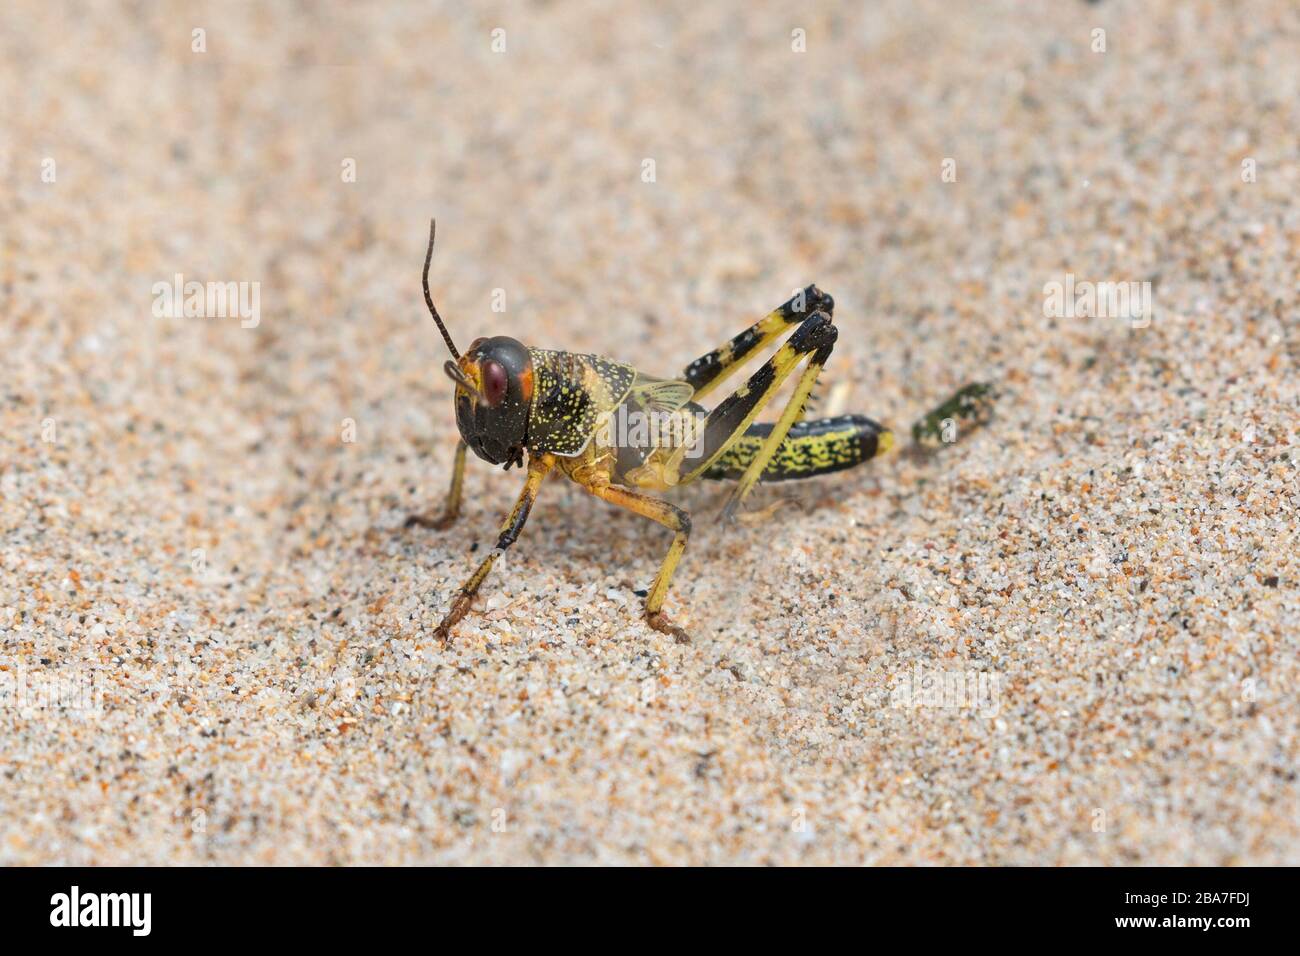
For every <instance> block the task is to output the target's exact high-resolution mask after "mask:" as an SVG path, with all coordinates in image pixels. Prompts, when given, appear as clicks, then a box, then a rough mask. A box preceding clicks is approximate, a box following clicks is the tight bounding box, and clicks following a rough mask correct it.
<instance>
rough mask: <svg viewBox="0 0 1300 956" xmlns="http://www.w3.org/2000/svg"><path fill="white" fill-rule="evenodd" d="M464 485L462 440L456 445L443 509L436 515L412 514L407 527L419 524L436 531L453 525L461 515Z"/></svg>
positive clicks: (463, 443)
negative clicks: (449, 485)
mask: <svg viewBox="0 0 1300 956" xmlns="http://www.w3.org/2000/svg"><path fill="white" fill-rule="evenodd" d="M464 487H465V442H464V441H463V440H462V441H460V442H458V443H457V445H456V458H455V461H453V462H452V466H451V488H449V489H448V490H447V500H446V501H445V502H444V503H443V506H442V511H441V512H439V513H438V514H436V515H435V514H433V513H431V512H426V513H425V514H418V515H410V516H409V517H408V518H407V519H406V527H408V528H411V527H414V526H415V525H419V526H420V527H421V528H433V529H434V530H435V531H443V530H445V529H446V528H449V527H451V524H452V522H453V521H455V520H456V518H457V517H459V516H460V497H461V492H462V491H463V490H464Z"/></svg>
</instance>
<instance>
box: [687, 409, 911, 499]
mask: <svg viewBox="0 0 1300 956" xmlns="http://www.w3.org/2000/svg"><path fill="white" fill-rule="evenodd" d="M771 432H772V426H771V424H766V423H765V424H757V425H750V426H749V428H747V429H745V434H744V435H742V436H741V437H740V438H739V439H737V440H736V442H735V444H733V445H732V446H731V447H730V448H728V449H727V450H726V451H725V452H723V454H722V455H721V456H719V458H718V460H717V461H715V462H714V463H713V464H712V465H710V466H709V468H708V470H707V471H705V472H704V473H703V474H702V475H701V477H703V478H713V479H733V480H734V479H737V478H739V477H740V476H741V475H742V474H743V473H744V471H745V468H746V466H747V465H749V463H750V462H751V461H753V460H754V457H755V456H756V455H757V454H758V451H759V449H760V448H762V447H763V441H764V439H766V438H767V436H768V435H769V434H771ZM893 442H894V436H893V433H891V432H890V431H889V430H888V429H887V428H885V427H884V426H883V425H881V424H879V423H878V422H874V421H872V420H871V419H870V418H867V417H866V416H864V415H841V416H840V417H838V418H820V419H817V420H815V421H802V422H796V423H795V424H794V425H793V426H791V428H790V431H789V433H788V434H787V435H786V436H785V441H783V442H781V446H780V447H779V448H777V450H776V454H775V455H773V456H772V460H771V461H770V462H768V465H767V468H766V469H764V471H763V476H762V479H761V480H762V481H765V482H767V481H792V480H794V479H796V478H811V477H812V476H814V475H827V474H830V473H831V472H833V471H843V470H844V469H845V468H852V467H853V466H854V465H860V464H862V463H863V462H864V461H869V460H871V459H872V458H875V457H876V456H877V455H883V454H884V453H885V452H886V451H888V450H889V448H890V446H891V445H893Z"/></svg>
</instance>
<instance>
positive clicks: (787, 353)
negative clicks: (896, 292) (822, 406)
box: [668, 312, 838, 520]
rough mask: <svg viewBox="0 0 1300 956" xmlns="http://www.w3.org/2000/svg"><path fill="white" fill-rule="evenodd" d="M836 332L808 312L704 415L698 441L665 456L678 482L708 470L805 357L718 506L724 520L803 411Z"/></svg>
mask: <svg viewBox="0 0 1300 956" xmlns="http://www.w3.org/2000/svg"><path fill="white" fill-rule="evenodd" d="M837 335H838V333H837V331H836V329H835V325H834V323H833V322H832V321H831V317H830V316H829V315H827V314H826V313H824V312H815V313H813V314H812V315H810V316H809V317H808V318H806V319H805V320H804V321H803V323H802V324H801V325H800V326H799V327H798V328H797V329H796V330H795V332H794V334H793V335H791V336H790V338H789V340H788V341H787V342H786V343H785V344H784V345H782V346H781V348H779V349H778V350H777V351H776V354H774V355H773V356H772V357H771V358H770V359H768V360H767V362H765V363H764V364H763V365H762V366H760V367H759V368H758V370H757V371H755V372H754V374H753V375H751V376H750V377H749V379H748V381H746V382H745V384H744V385H742V386H741V387H740V388H738V389H736V391H734V392H733V393H732V394H731V395H729V396H727V398H725V399H724V400H723V401H722V402H721V403H720V404H719V405H718V407H717V408H715V409H714V410H713V411H712V412H710V413H709V414H708V416H707V417H706V418H705V419H704V424H703V432H702V437H701V439H700V441H699V442H698V443H695V444H692V445H683V446H682V447H680V448H678V449H677V450H676V451H675V452H674V453H673V455H672V457H671V458H670V459H669V460H668V470H669V472H670V473H676V474H678V475H680V477H679V483H681V484H685V483H686V482H689V481H693V480H695V479H696V478H699V477H701V476H702V475H706V474H708V473H709V471H710V469H712V468H713V466H714V465H715V464H716V463H717V462H718V460H719V459H720V458H722V457H723V456H724V455H725V454H726V452H727V450H728V449H729V448H730V447H731V446H733V445H734V444H735V443H736V442H737V441H739V440H740V439H741V438H743V437H744V436H745V434H746V432H747V430H748V429H749V426H750V424H751V423H752V422H753V420H754V418H755V416H756V415H758V413H759V412H761V411H762V410H763V407H764V406H765V405H766V404H767V403H768V402H769V401H771V399H772V397H773V396H774V395H775V394H776V393H777V390H778V389H779V388H780V387H781V384H782V383H783V382H784V381H785V380H786V379H787V378H788V377H789V376H790V374H791V373H792V372H793V371H794V370H795V369H796V368H797V367H798V366H799V365H800V364H802V363H803V362H804V361H805V360H807V362H808V366H807V368H805V369H804V372H803V374H802V375H800V377H799V381H798V384H797V385H796V386H795V390H794V394H793V395H792V396H791V397H790V400H789V401H788V402H787V403H786V406H785V409H784V410H783V411H782V413H781V417H780V419H778V421H777V422H776V423H775V424H774V425H773V426H772V428H771V431H770V432H769V433H768V435H767V437H766V438H765V439H764V440H763V444H762V446H761V447H760V448H759V450H758V453H757V454H756V455H755V456H754V458H753V459H752V460H751V461H750V462H749V463H748V464H747V465H746V467H745V469H744V471H743V472H742V473H741V475H740V478H739V482H738V484H737V487H736V489H735V491H734V492H733V493H732V495H731V497H730V498H729V499H728V501H727V504H726V506H725V507H724V508H723V518H724V520H728V519H730V518H731V517H733V516H734V514H735V511H736V508H737V507H738V506H739V504H740V502H741V501H742V500H743V499H744V497H745V496H746V495H747V494H748V493H749V491H750V489H751V488H753V486H754V484H755V483H756V482H757V481H758V479H759V477H760V476H761V475H762V474H763V470H764V469H765V468H766V467H767V464H768V462H770V461H771V460H772V457H773V455H774V454H775V452H776V450H777V448H778V447H780V445H781V443H782V441H784V440H785V437H786V435H787V433H789V431H790V428H791V426H792V425H793V424H794V423H795V421H796V420H797V419H798V418H799V417H800V416H801V415H802V414H803V409H804V404H805V402H806V401H807V399H808V394H809V393H810V392H811V391H812V387H813V385H814V383H816V381H817V376H818V375H820V374H821V370H822V367H823V366H824V365H825V364H826V360H827V359H828V358H829V357H830V354H831V350H832V349H833V348H834V346H835V339H836V337H837ZM692 453H694V454H696V455H697V457H695V458H693V459H692V460H691V461H690V462H689V466H688V465H687V462H686V456H687V455H688V454H692Z"/></svg>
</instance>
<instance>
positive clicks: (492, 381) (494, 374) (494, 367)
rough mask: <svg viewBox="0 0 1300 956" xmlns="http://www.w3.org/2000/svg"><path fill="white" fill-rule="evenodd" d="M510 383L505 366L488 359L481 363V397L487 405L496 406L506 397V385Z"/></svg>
mask: <svg viewBox="0 0 1300 956" xmlns="http://www.w3.org/2000/svg"><path fill="white" fill-rule="evenodd" d="M509 384H510V379H509V376H508V375H507V374H506V369H505V366H504V365H502V364H501V363H500V362H494V361H492V360H491V359H488V360H487V361H486V362H484V363H483V397H484V398H486V399H487V403H488V405H490V406H491V407H492V408H496V407H497V406H498V405H500V404H501V402H502V400H503V399H504V398H505V397H506V387H507V386H508V385H509Z"/></svg>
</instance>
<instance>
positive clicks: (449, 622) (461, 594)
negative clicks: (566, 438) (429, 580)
mask: <svg viewBox="0 0 1300 956" xmlns="http://www.w3.org/2000/svg"><path fill="white" fill-rule="evenodd" d="M554 467H555V456H554V455H542V456H540V457H538V458H533V459H531V460H530V461H529V462H528V478H527V479H526V480H525V481H524V490H523V491H522V492H520V494H519V500H518V501H516V502H515V506H514V508H513V509H511V511H510V514H509V516H508V517H507V518H506V520H505V521H504V522H503V523H502V525H501V533H500V535H499V536H498V537H497V546H496V547H495V548H493V549H492V550H491V551H490V552H488V556H487V557H486V558H484V559H483V561H482V563H481V564H479V566H478V568H477V569H476V570H475V571H474V574H473V575H471V577H470V579H469V580H468V581H466V582H465V583H464V584H462V585H461V587H460V591H458V592H457V594H456V598H455V600H453V601H452V602H451V610H449V611H448V612H447V616H446V617H444V618H443V619H442V623H441V624H439V625H438V627H437V630H435V631H434V632H433V633H434V635H435V636H436V637H438V638H439V639H441V640H443V641H450V640H451V629H452V628H453V627H455V626H456V622H457V621H459V620H460V619H461V618H462V617H464V616H465V612H467V611H468V610H469V608H470V605H471V604H472V603H473V601H474V595H476V594H477V593H478V589H479V586H480V585H481V584H482V583H483V579H484V578H486V577H487V576H488V572H490V571H491V570H492V565H494V564H496V560H497V558H499V557H501V555H503V554H505V550H506V548H508V547H510V546H511V545H512V544H514V543H515V539H516V538H518V537H519V532H520V531H522V530H523V528H524V522H526V521H527V520H528V512H529V511H530V510H532V507H533V502H534V501H536V500H537V491H538V489H539V488H541V487H542V481H543V479H545V478H546V476H547V475H548V474H549V473H550V471H551V469H552V468H554Z"/></svg>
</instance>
